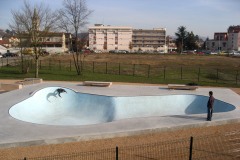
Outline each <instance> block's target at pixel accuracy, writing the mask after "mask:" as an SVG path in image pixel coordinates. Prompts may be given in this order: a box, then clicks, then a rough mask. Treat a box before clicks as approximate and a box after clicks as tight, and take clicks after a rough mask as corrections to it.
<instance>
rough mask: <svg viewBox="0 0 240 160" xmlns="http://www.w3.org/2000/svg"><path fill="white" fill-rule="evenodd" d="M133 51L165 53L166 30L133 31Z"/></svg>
mask: <svg viewBox="0 0 240 160" xmlns="http://www.w3.org/2000/svg"><path fill="white" fill-rule="evenodd" d="M132 45H133V50H134V51H138V50H142V51H150V52H154V51H155V52H156V51H160V52H162V53H167V46H166V28H154V29H134V30H133V42H132Z"/></svg>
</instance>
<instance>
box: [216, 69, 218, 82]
mask: <svg viewBox="0 0 240 160" xmlns="http://www.w3.org/2000/svg"><path fill="white" fill-rule="evenodd" d="M216 82H218V69H217V79H216Z"/></svg>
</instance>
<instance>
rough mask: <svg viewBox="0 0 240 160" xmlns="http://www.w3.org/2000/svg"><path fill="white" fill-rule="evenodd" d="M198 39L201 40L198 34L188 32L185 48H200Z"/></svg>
mask: <svg viewBox="0 0 240 160" xmlns="http://www.w3.org/2000/svg"><path fill="white" fill-rule="evenodd" d="M197 40H199V38H198V36H195V35H194V34H193V32H192V31H191V32H188V34H187V37H186V43H185V47H186V48H185V49H186V50H195V49H197V48H198V46H197Z"/></svg>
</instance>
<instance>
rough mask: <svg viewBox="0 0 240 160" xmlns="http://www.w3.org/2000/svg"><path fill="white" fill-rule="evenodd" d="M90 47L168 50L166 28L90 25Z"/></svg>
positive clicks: (101, 48) (97, 48)
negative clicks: (148, 28) (147, 28)
mask: <svg viewBox="0 0 240 160" xmlns="http://www.w3.org/2000/svg"><path fill="white" fill-rule="evenodd" d="M89 49H91V50H105V51H109V50H127V51H139V50H141V51H162V52H167V47H166V29H165V28H156V29H153V30H146V29H132V27H116V26H104V25H102V24H96V25H95V26H93V27H89Z"/></svg>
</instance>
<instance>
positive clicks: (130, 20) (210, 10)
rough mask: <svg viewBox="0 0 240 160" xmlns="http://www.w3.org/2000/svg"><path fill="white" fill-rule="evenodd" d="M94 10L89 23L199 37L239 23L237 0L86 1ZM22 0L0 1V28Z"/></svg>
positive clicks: (56, 2) (56, 0) (55, 3)
mask: <svg viewBox="0 0 240 160" xmlns="http://www.w3.org/2000/svg"><path fill="white" fill-rule="evenodd" d="M41 1H43V2H44V3H45V4H47V5H49V7H51V8H52V9H53V10H55V9H59V8H61V7H62V0H30V1H29V2H30V3H32V4H34V3H39V2H41ZM86 2H87V5H88V8H89V9H91V10H94V12H93V14H92V15H91V17H90V19H89V22H90V23H89V25H93V24H95V23H103V24H105V25H113V26H114V25H117V26H132V27H133V28H141V29H152V28H159V27H160V28H166V29H167V34H168V35H174V33H175V32H176V31H177V28H178V27H179V26H182V25H183V26H185V27H186V28H187V30H188V31H193V33H194V34H198V35H199V36H203V37H210V38H212V37H213V34H214V32H226V31H227V28H228V27H229V26H230V25H240V10H239V8H240V0H86ZM22 4H23V0H0V28H2V29H7V28H8V24H9V23H10V22H11V18H12V15H11V10H17V9H20V8H21V6H22Z"/></svg>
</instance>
